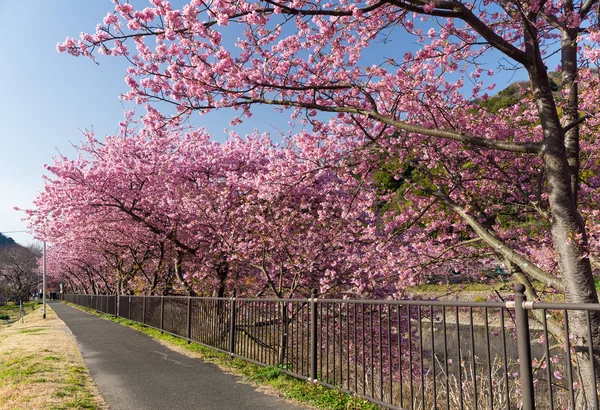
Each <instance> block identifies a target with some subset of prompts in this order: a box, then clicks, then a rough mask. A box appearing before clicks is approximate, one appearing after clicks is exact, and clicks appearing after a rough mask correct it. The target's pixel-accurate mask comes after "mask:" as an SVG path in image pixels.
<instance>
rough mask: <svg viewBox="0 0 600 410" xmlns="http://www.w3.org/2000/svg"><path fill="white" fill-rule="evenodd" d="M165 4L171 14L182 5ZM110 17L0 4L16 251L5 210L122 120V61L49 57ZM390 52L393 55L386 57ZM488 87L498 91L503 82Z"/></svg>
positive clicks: (2, 223)
mask: <svg viewBox="0 0 600 410" xmlns="http://www.w3.org/2000/svg"><path fill="white" fill-rule="evenodd" d="M135 3H144V2H143V1H142V0H137V1H135ZM173 3H175V4H174V6H178V5H179V3H183V0H177V1H174V2H173ZM112 9H113V5H112V2H111V1H110V0H52V1H48V0H27V1H24V0H21V1H10V0H0V18H1V20H2V24H3V35H2V36H0V52H1V53H2V59H3V64H0V78H2V85H3V87H2V91H3V97H4V98H2V99H0V110H1V112H2V117H1V118H2V121H1V122H0V232H3V233H6V234H7V235H8V236H10V237H12V238H13V239H15V240H16V241H17V242H19V243H21V244H23V245H27V244H29V243H33V241H34V240H33V237H32V236H31V235H29V234H27V233H23V232H14V231H22V230H26V229H27V228H26V224H25V223H24V222H22V221H21V218H22V216H23V215H22V214H21V213H19V212H16V211H14V210H13V208H14V207H15V206H17V207H20V208H30V207H32V201H33V199H34V197H35V196H36V194H37V193H38V192H39V191H41V190H42V188H43V180H42V174H43V173H44V168H43V164H45V163H50V162H51V161H52V156H53V155H56V153H57V152H58V151H60V152H61V153H63V154H66V155H68V156H71V155H73V153H74V150H73V148H72V147H71V143H70V141H71V142H73V143H77V142H78V141H79V140H80V138H81V132H80V131H79V130H80V129H85V128H91V127H93V128H94V130H95V132H96V135H98V136H104V135H107V134H112V133H115V132H116V131H117V128H118V122H119V121H120V120H121V119H122V118H123V116H122V105H121V101H120V100H119V98H118V96H119V95H120V94H121V93H123V92H125V91H127V87H126V85H125V82H124V81H123V76H124V73H125V68H126V66H127V65H126V61H125V60H123V59H119V58H102V56H100V58H99V59H98V61H99V62H100V65H95V64H94V63H93V62H91V61H90V60H89V59H87V58H81V57H80V58H74V57H71V56H69V55H66V54H58V53H57V52H56V43H57V42H59V41H62V40H64V39H65V37H67V36H71V37H77V36H78V35H79V33H80V32H82V31H87V32H91V31H94V29H95V26H96V24H97V23H99V22H101V21H102V19H103V17H104V16H105V15H106V13H107V12H109V11H111V10H112ZM391 47H392V49H393V48H395V47H398V44H394V45H391ZM395 51H399V50H393V51H392V52H391V53H390V54H395ZM402 54H403V52H402ZM400 55H401V54H400ZM490 68H496V67H495V64H493V65H491V66H490ZM496 82H497V83H498V90H499V89H502V88H503V86H505V85H506V83H507V82H510V78H506V77H505V82H504V83H501V82H500V81H496ZM266 112H268V113H269V114H268V115H267V114H265V113H266ZM230 119H231V112H229V113H227V112H223V113H215V114H214V115H210V116H208V117H202V120H201V122H202V123H203V124H204V125H205V126H206V127H207V128H208V130H209V131H210V132H211V133H212V134H213V136H215V137H216V138H218V139H222V138H223V134H222V130H223V129H224V128H226V127H228V124H229V120H230ZM194 123H200V121H194ZM286 123H287V122H286V120H285V119H284V118H283V117H279V118H278V116H277V115H276V114H274V113H273V111H272V110H270V109H268V108H264V109H261V110H257V111H255V115H254V116H253V117H252V119H251V121H248V120H247V121H246V123H245V124H244V126H243V127H242V128H241V129H240V132H248V131H249V130H251V129H252V128H253V127H255V126H256V127H259V130H260V131H261V132H262V131H269V132H272V133H274V132H276V130H277V129H280V130H282V131H286V130H285V128H286Z"/></svg>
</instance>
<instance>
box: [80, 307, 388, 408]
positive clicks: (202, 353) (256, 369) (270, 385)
mask: <svg viewBox="0 0 600 410" xmlns="http://www.w3.org/2000/svg"><path fill="white" fill-rule="evenodd" d="M69 305H70V306H73V307H75V308H78V309H81V310H84V311H86V312H88V313H91V314H94V315H97V316H100V317H103V318H105V319H108V320H112V321H114V322H117V323H120V324H121V325H124V326H128V327H131V328H132V329H135V330H137V331H139V332H142V333H145V334H147V335H149V336H151V337H153V338H155V339H157V340H158V341H159V342H160V343H162V344H163V345H165V346H167V347H169V348H170V349H173V350H175V351H177V352H179V353H182V354H184V355H187V356H190V357H196V358H199V359H201V360H203V361H205V362H209V363H214V364H216V365H217V366H219V367H220V368H221V369H222V370H224V371H225V372H228V373H231V374H234V375H236V376H240V377H241V378H242V380H243V381H245V382H248V383H250V384H252V385H254V386H257V387H259V388H260V390H261V391H263V392H265V393H268V394H269V393H271V394H274V395H277V396H280V397H285V398H287V399H290V400H293V401H297V402H299V403H302V404H304V405H310V406H313V407H315V408H317V409H329V410H334V409H335V410H377V409H379V408H380V407H379V406H376V405H374V404H373V403H370V402H368V401H366V400H362V399H358V398H356V397H354V396H352V395H350V394H346V393H344V392H341V391H338V390H335V389H329V388H326V387H323V386H321V385H318V384H312V383H308V382H306V381H303V380H299V379H296V378H294V377H291V376H288V375H286V374H285V373H282V372H281V371H280V370H279V369H277V368H275V367H271V366H269V367H263V366H258V365H256V364H253V363H249V362H246V361H244V360H242V359H237V358H236V359H231V357H229V355H227V354H224V353H221V352H217V351H215V350H212V349H209V348H207V347H204V346H201V345H199V344H195V343H190V344H188V343H187V341H186V340H184V339H180V338H177V337H174V336H171V335H169V334H161V332H160V331H159V330H156V329H153V328H149V327H146V326H144V325H142V324H140V323H137V322H133V321H131V320H127V319H122V318H115V317H114V316H111V315H106V314H99V313H97V312H96V311H94V310H92V309H87V308H83V307H81V306H77V305H72V304H69Z"/></svg>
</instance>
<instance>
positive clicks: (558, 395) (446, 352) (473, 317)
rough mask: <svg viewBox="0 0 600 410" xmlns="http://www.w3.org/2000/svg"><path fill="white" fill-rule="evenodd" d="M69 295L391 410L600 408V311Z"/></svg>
mask: <svg viewBox="0 0 600 410" xmlns="http://www.w3.org/2000/svg"><path fill="white" fill-rule="evenodd" d="M516 290H517V292H516V294H515V300H514V301H510V302H441V301H424V300H400V301H375V300H343V299H342V300H339V299H318V298H317V297H316V296H315V295H314V294H313V296H312V297H311V298H309V299H249V298H204V297H181V296H119V298H118V300H117V297H116V296H98V295H65V296H64V299H65V300H66V301H69V302H72V303H75V304H78V305H81V306H86V307H90V308H92V309H95V310H97V311H100V312H104V313H109V314H113V315H117V314H118V316H120V317H123V318H127V319H130V320H133V321H136V322H140V323H143V324H145V325H146V326H149V327H153V328H156V329H160V330H161V331H163V332H166V333H170V334H172V335H175V336H178V337H181V338H184V339H187V340H188V341H189V342H195V343H200V344H202V345H205V346H208V347H211V348H214V349H216V350H219V351H222V352H225V353H227V354H230V355H231V356H232V357H239V358H243V359H245V360H248V361H250V362H254V363H257V364H260V365H267V366H274V367H277V368H279V369H280V370H281V371H282V372H284V373H287V374H290V375H292V376H295V377H299V378H303V379H306V380H308V381H311V382H315V383H319V384H322V385H325V386H329V387H333V388H337V389H340V390H343V391H346V392H349V393H352V394H354V395H357V396H360V397H363V398H365V399H367V400H370V401H372V402H374V403H376V404H379V405H381V406H383V407H387V408H392V409H421V410H425V409H448V410H450V409H461V410H462V409H469V410H470V409H473V410H476V409H516V408H522V409H525V410H532V409H567V408H568V409H582V408H590V409H598V387H597V383H596V382H595V380H596V376H597V373H598V371H597V368H596V366H594V360H590V357H595V358H596V363H598V361H597V358H598V354H599V353H598V352H599V351H600V350H599V349H600V343H598V340H599V338H600V325H599V324H600V305H595V304H585V305H572V304H549V303H532V302H527V301H526V300H525V296H524V294H523V290H524V287H522V286H517V289H516Z"/></svg>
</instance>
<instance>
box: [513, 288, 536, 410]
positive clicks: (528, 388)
mask: <svg viewBox="0 0 600 410" xmlns="http://www.w3.org/2000/svg"><path fill="white" fill-rule="evenodd" d="M524 292H525V285H523V284H522V283H518V284H516V285H515V320H516V322H517V345H518V352H519V369H520V373H521V374H520V377H521V392H522V393H521V394H522V398H521V399H522V402H523V407H522V408H523V410H534V409H535V402H534V399H533V375H532V369H531V345H530V344H529V343H530V339H529V315H528V312H527V311H526V310H525V308H524V306H523V304H524V303H525V301H526V300H527V297H526V296H525V293H524Z"/></svg>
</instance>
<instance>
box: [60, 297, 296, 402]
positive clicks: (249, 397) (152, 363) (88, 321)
mask: <svg viewBox="0 0 600 410" xmlns="http://www.w3.org/2000/svg"><path fill="white" fill-rule="evenodd" d="M52 309H53V310H54V311H55V312H56V314H57V315H58V317H59V318H60V319H61V320H62V321H63V322H65V324H66V325H67V326H68V327H69V329H71V332H72V333H73V335H74V336H75V340H76V341H77V344H78V346H79V350H81V355H82V356H83V360H84V362H85V364H86V366H87V367H88V369H89V370H90V374H91V376H92V378H93V379H94V383H95V384H96V385H97V386H98V390H99V391H100V394H101V395H102V397H103V398H104V400H105V401H106V403H107V404H108V405H109V406H110V408H111V409H112V410H121V409H123V410H125V409H127V410H129V409H169V410H171V409H203V410H205V409H206V410H210V409H240V410H243V409H256V410H263V409H264V410H268V409H281V410H287V409H289V410H301V409H302V408H301V407H298V406H294V405H291V404H289V403H287V402H286V401H284V400H283V399H280V398H278V397H275V396H270V395H267V394H264V393H261V392H258V391H256V389H255V388H254V387H252V386H250V385H248V384H244V383H240V379H239V378H238V377H236V376H233V375H230V374H226V373H224V372H223V371H222V370H221V369H219V368H218V367H217V366H215V365H213V364H210V363H205V362H203V361H201V360H200V359H195V358H190V357H187V356H184V355H182V354H181V353H177V352H174V351H172V350H170V349H168V348H167V347H165V346H163V345H161V344H160V343H158V342H157V341H155V340H154V339H152V338H151V337H149V336H147V335H144V334H142V333H140V332H137V331H135V330H133V329H130V328H128V327H125V326H122V325H119V324H117V323H114V322H111V321H109V320H105V319H102V318H99V317H96V316H93V315H90V314H87V313H85V312H82V311H80V310H78V309H74V308H72V307H70V306H67V305H64V304H62V303H53V304H52Z"/></svg>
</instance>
